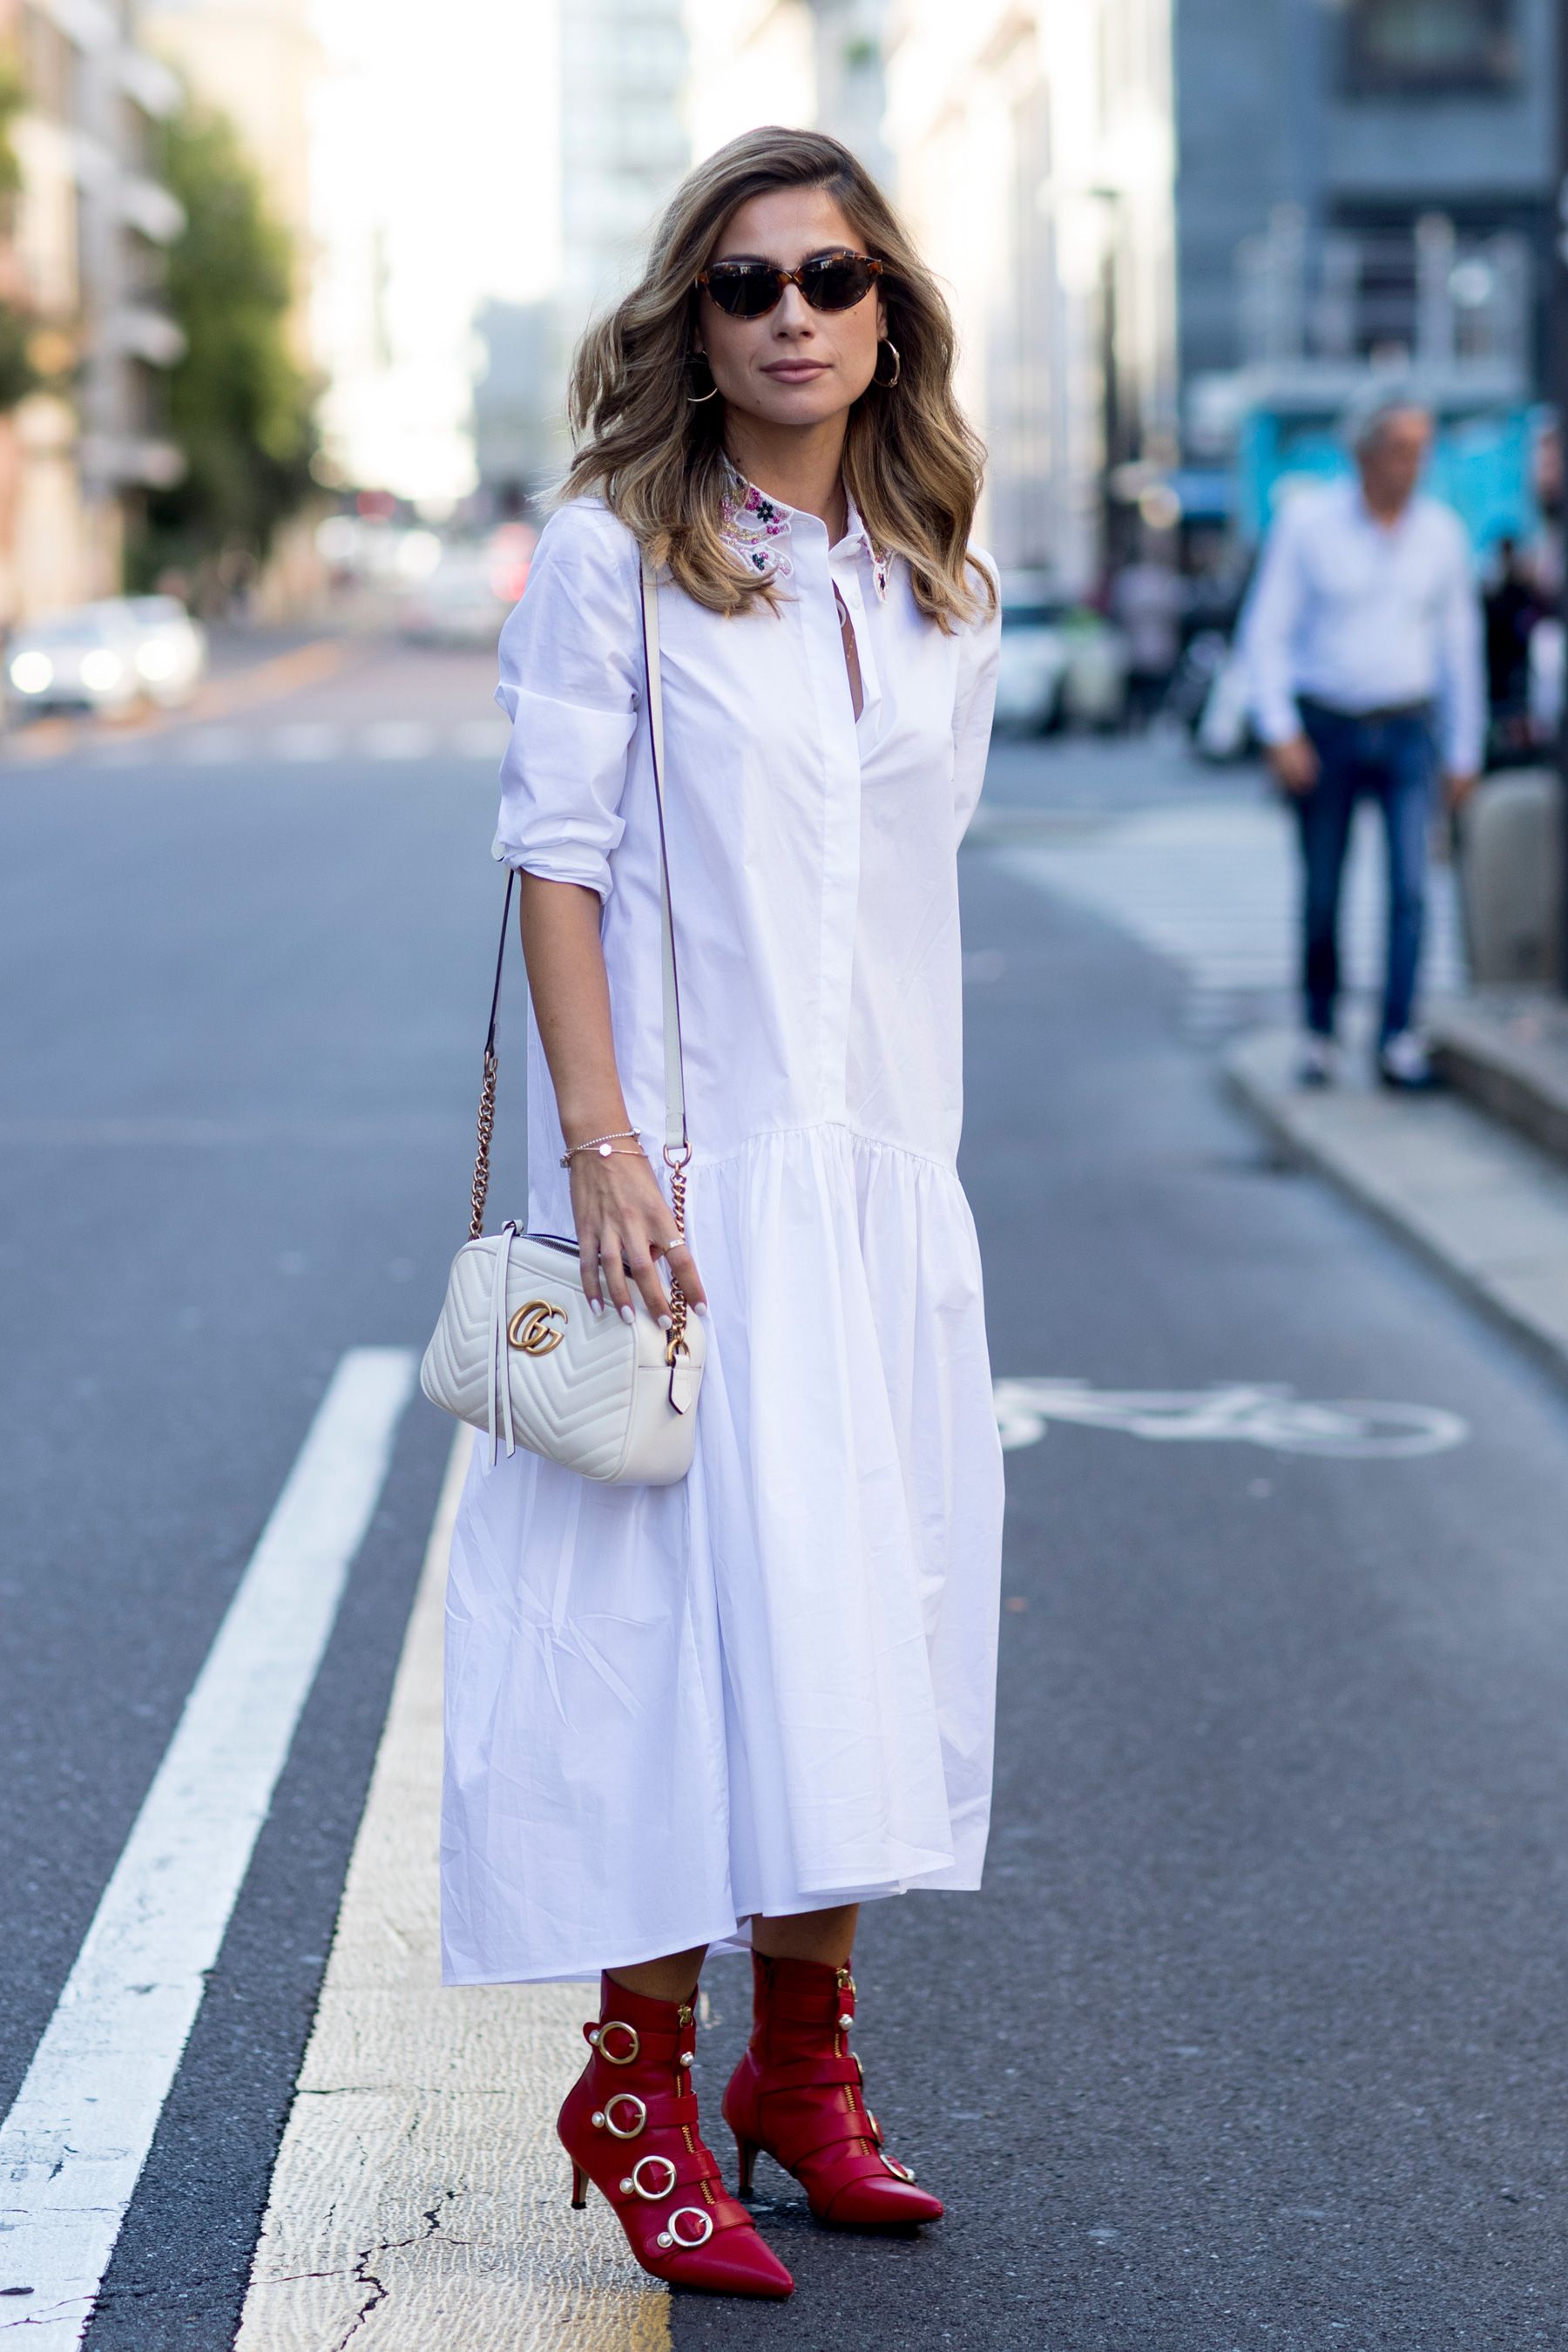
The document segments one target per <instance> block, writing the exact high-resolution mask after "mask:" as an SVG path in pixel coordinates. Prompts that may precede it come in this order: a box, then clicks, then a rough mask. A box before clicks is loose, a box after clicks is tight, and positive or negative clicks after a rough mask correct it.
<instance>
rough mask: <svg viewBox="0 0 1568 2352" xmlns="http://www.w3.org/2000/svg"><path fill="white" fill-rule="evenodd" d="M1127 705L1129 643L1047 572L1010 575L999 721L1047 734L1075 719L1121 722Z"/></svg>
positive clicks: (1082, 723) (1015, 729)
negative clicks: (1067, 594) (1072, 598)
mask: <svg viewBox="0 0 1568 2352" xmlns="http://www.w3.org/2000/svg"><path fill="white" fill-rule="evenodd" d="M1126 705H1127V646H1126V641H1125V639H1124V638H1123V637H1122V635H1121V630H1120V629H1115V628H1112V627H1111V626H1110V623H1109V622H1107V621H1106V620H1105V619H1104V618H1103V617H1102V615H1101V614H1099V613H1096V612H1093V611H1092V610H1091V609H1090V608H1089V606H1087V605H1084V604H1074V603H1072V602H1071V601H1070V600H1069V599H1068V598H1067V597H1064V596H1063V595H1062V594H1061V593H1060V590H1059V588H1058V587H1057V585H1056V583H1054V582H1053V581H1052V580H1051V578H1050V575H1049V574H1048V573H1047V572H1004V573H1003V574H1002V643H1001V649H1000V655H999V658H998V661H997V667H996V724H997V726H998V727H999V728H1001V729H1003V730H1004V731H1005V732H1010V733H1013V734H1018V735H1044V734H1047V733H1049V732H1050V730H1052V729H1053V728H1057V727H1062V726H1066V725H1068V724H1069V723H1070V724H1071V725H1073V726H1076V727H1104V728H1111V727H1119V726H1120V725H1121V720H1122V717H1123V715H1124V712H1125V710H1126Z"/></svg>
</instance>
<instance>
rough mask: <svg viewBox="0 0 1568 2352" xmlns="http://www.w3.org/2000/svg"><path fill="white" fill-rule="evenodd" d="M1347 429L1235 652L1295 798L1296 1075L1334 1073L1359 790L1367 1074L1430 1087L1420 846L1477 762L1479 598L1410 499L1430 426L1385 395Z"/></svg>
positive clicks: (1273, 538) (1440, 534)
mask: <svg viewBox="0 0 1568 2352" xmlns="http://www.w3.org/2000/svg"><path fill="white" fill-rule="evenodd" d="M1348 423H1349V437H1350V442H1351V447H1352V453H1353V455H1354V457H1355V464H1356V478H1355V479H1354V480H1352V481H1347V482H1333V483H1330V484H1327V485H1325V486H1324V487H1323V488H1316V489H1311V490H1304V491H1302V492H1301V493H1300V495H1299V496H1297V497H1296V498H1293V499H1290V500H1289V503H1288V504H1287V505H1286V506H1285V507H1284V508H1283V509H1282V510H1281V512H1280V514H1279V519H1278V520H1277V521H1276V523H1275V525H1274V529H1273V531H1272V533H1271V534H1270V537H1269V541H1268V546H1267V547H1266V548H1265V550H1264V554H1263V561H1262V563H1261V564H1260V566H1259V568H1258V579H1257V582H1256V583H1255V585H1254V588H1253V592H1252V595H1251V598H1250V600H1249V603H1248V606H1247V614H1246V616H1245V618H1244V621H1243V644H1244V647H1245V650H1246V654H1247V662H1248V667H1249V670H1250V674H1251V680H1252V693H1253V702H1254V709H1255V712H1256V717H1257V722H1258V733H1259V734H1260V735H1261V737H1262V739H1263V741H1264V743H1265V745H1266V747H1267V750H1268V761H1269V765H1270V767H1271V768H1272V769H1273V771H1274V774H1275V776H1276V778H1277V779H1278V781H1279V784H1280V786H1281V788H1282V789H1283V791H1284V792H1285V793H1287V794H1288V795H1289V798H1290V800H1291V801H1292V803H1294V806H1295V809H1296V813H1297V817H1298V821H1299V824H1300V836H1301V852H1302V861H1303V866H1304V869H1305V871H1304V889H1303V929H1304V933H1305V939H1304V950H1305V952H1304V981H1305V993H1306V1015H1307V1031H1308V1035H1307V1044H1306V1048H1305V1051H1304V1054H1303V1056H1302V1062H1301V1077H1302V1081H1303V1083H1305V1084H1308V1085H1317V1086H1321V1085H1325V1084H1327V1082H1328V1081H1329V1080H1330V1079H1331V1077H1332V1076H1333V1074H1334V1008H1335V1000H1336V998H1337V996H1338V993H1339V979H1340V974H1339V908H1340V890H1341V885H1342V880H1343V876H1344V865H1345V852H1346V850H1347V848H1348V846H1349V843H1350V834H1351V820H1352V815H1353V814H1354V810H1355V803H1356V801H1357V800H1358V798H1359V797H1360V796H1361V795H1362V794H1363V793H1365V794H1367V795H1369V796H1370V797H1371V798H1373V799H1375V800H1376V801H1377V803H1378V804H1379V806H1380V807H1381V809H1382V811H1383V821H1384V831H1385V833H1386V835H1387V841H1388V974H1387V983H1386V986H1385V989H1384V1003H1383V1018H1382V1022H1381V1024H1380V1026H1379V1030H1378V1044H1377V1066H1378V1072H1379V1075H1380V1076H1381V1077H1382V1079H1383V1082H1384V1085H1385V1086H1389V1087H1429V1086H1430V1085H1431V1084H1432V1082H1433V1081H1432V1073H1431V1068H1430V1066H1429V1064H1428V1062H1427V1058H1426V1049H1425V1047H1424V1046H1423V1045H1422V1043H1421V1040H1420V1039H1419V1037H1418V1036H1417V1035H1416V1034H1415V1029H1414V1026H1413V1020H1414V1011H1415V981H1416V972H1417V968H1418V966H1419V963H1420V958H1421V923H1422V914H1423V909H1424V905H1425V899H1426V857H1427V841H1428V834H1429V830H1430V824H1431V817H1432V808H1433V797H1434V785H1435V783H1436V780H1437V775H1438V771H1439V763H1440V766H1441V775H1442V783H1443V788H1444V792H1445V794H1446V797H1447V804H1448V806H1449V807H1450V808H1451V809H1457V808H1458V806H1459V805H1460V804H1461V803H1463V801H1464V800H1465V799H1466V798H1467V797H1468V794H1469V793H1470V791H1471V790H1472V788H1473V787H1474V785H1475V782H1476V778H1477V775H1478V773H1479V769H1480V763H1481V747H1482V739H1483V732H1484V728H1485V690H1484V677H1483V668H1482V657H1481V618H1480V604H1479V598H1478V596H1477V593H1476V588H1475V583H1474V580H1473V578H1472V576H1471V568H1470V554H1469V547H1468V542H1467V540H1466V536H1465V531H1464V527H1463V525H1462V524H1461V523H1460V521H1459V519H1458V516H1457V515H1456V514H1455V513H1454V512H1453V511H1452V509H1450V508H1448V507H1446V506H1444V505H1442V504H1441V503H1440V502H1439V501H1438V500H1437V499H1433V498H1428V497H1426V496H1425V495H1423V494H1422V492H1421V491H1420V489H1419V487H1418V485H1419V483H1420V479H1421V474H1422V469H1423V467H1424V466H1425V465H1426V457H1427V454H1428V452H1429V450H1430V448H1431V446H1432V418H1431V416H1430V415H1429V414H1428V412H1427V411H1426V409H1425V408H1424V407H1422V406H1421V404H1419V403H1418V402H1417V401H1415V400H1413V399H1412V398H1410V396H1409V395H1408V394H1404V395H1401V394H1397V393H1394V394H1382V395H1380V396H1379V397H1377V398H1376V399H1375V400H1372V401H1368V402H1366V403H1365V404H1363V405H1362V406H1361V407H1360V408H1359V409H1358V410H1357V411H1356V412H1354V413H1353V414H1352V416H1351V418H1350V419H1349V420H1348Z"/></svg>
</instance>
